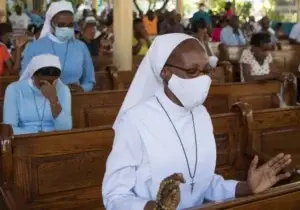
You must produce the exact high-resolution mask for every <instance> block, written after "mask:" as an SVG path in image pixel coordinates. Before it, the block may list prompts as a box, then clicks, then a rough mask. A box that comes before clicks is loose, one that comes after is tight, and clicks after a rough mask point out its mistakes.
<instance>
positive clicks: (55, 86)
mask: <svg viewBox="0 0 300 210" xmlns="http://www.w3.org/2000/svg"><path fill="white" fill-rule="evenodd" d="M60 75H61V65H60V61H59V58H58V57H57V56H54V55H51V54H44V55H38V56H35V57H33V58H32V60H31V62H30V63H29V65H28V67H27V69H26V70H25V71H24V72H23V74H22V75H21V77H20V80H19V81H18V82H14V83H12V84H10V85H9V86H8V87H7V89H6V91H5V98H4V108H3V122H4V123H6V124H10V125H11V126H12V127H13V130H14V134H15V135H19V134H28V133H38V132H49V131H57V130H69V129H72V116H71V93H70V90H69V88H68V86H66V85H65V84H63V83H62V82H61V81H60V79H59V77H60Z"/></svg>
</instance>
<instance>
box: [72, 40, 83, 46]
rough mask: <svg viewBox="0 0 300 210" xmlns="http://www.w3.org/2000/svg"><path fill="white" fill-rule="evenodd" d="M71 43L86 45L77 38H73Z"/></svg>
mask: <svg viewBox="0 0 300 210" xmlns="http://www.w3.org/2000/svg"><path fill="white" fill-rule="evenodd" d="M72 44H74V45H76V46H80V47H86V45H85V43H84V42H83V41H81V40H79V39H73V40H72Z"/></svg>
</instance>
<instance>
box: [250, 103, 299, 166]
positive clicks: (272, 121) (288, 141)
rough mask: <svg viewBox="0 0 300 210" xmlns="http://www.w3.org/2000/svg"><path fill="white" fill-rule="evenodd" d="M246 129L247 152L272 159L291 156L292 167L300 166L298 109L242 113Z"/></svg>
mask: <svg viewBox="0 0 300 210" xmlns="http://www.w3.org/2000/svg"><path fill="white" fill-rule="evenodd" d="M244 113H245V115H246V118H245V120H246V124H247V127H248V136H247V139H248V140H247V145H246V146H247V152H248V153H249V154H251V153H253V152H254V153H257V152H258V153H262V154H265V155H266V156H269V157H272V156H274V155H276V154H278V153H280V152H284V153H286V154H291V155H292V157H293V165H294V166H296V167H297V168H298V167H299V166H300V152H299V151H300V146H299V145H300V144H299V142H298V139H300V107H289V108H281V109H269V110H259V111H252V110H251V108H249V109H248V111H246V112H245V111H244Z"/></svg>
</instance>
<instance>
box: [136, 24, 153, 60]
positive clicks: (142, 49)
mask: <svg viewBox="0 0 300 210" xmlns="http://www.w3.org/2000/svg"><path fill="white" fill-rule="evenodd" d="M133 36H134V37H133V40H132V44H133V47H132V54H133V55H141V56H144V55H146V53H147V51H148V49H149V47H150V45H151V41H150V39H149V36H148V34H147V31H146V29H145V26H144V24H143V21H142V20H141V19H135V20H134V21H133Z"/></svg>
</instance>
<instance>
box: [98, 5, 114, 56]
mask: <svg viewBox="0 0 300 210" xmlns="http://www.w3.org/2000/svg"><path fill="white" fill-rule="evenodd" d="M113 22H114V16H113V11H110V12H109V13H108V15H107V19H106V22H105V25H106V27H105V28H104V29H103V30H102V33H101V36H100V39H101V48H102V49H103V51H104V53H107V54H111V53H112V52H113V43H114V31H113V29H114V28H113Z"/></svg>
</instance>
